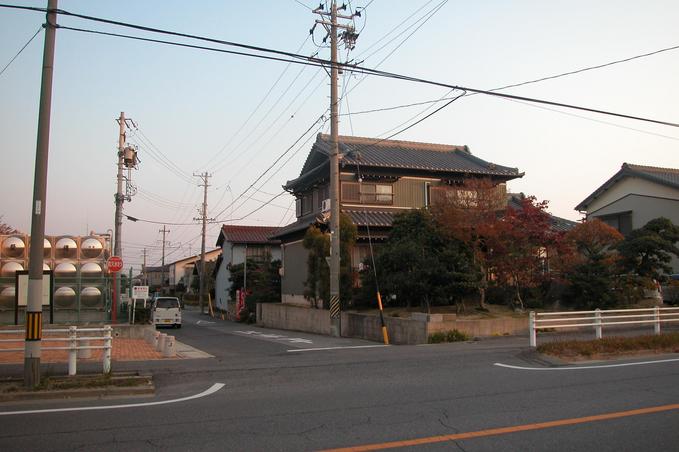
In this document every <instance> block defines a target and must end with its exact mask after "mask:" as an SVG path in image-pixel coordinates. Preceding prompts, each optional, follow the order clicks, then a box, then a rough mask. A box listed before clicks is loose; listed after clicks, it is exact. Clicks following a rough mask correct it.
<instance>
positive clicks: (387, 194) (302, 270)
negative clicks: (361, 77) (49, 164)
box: [271, 134, 523, 306]
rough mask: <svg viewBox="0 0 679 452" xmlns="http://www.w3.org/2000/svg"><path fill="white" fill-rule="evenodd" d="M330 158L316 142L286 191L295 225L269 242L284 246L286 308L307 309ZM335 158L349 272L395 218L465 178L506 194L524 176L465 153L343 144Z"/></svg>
mask: <svg viewBox="0 0 679 452" xmlns="http://www.w3.org/2000/svg"><path fill="white" fill-rule="evenodd" d="M330 152H331V146H330V136H329V135H324V134H319V135H318V136H317V138H316V142H315V143H314V144H313V146H312V148H311V151H310V153H309V155H308V157H307V159H306V162H305V164H304V166H303V168H302V171H301V173H300V175H299V177H298V178H296V179H294V180H291V181H288V182H287V184H286V185H285V186H284V188H285V190H287V191H288V192H290V193H292V194H293V195H294V196H295V198H296V203H297V204H296V214H297V220H296V221H295V222H294V223H292V224H289V225H287V226H284V227H283V228H281V229H280V230H279V231H277V232H276V233H275V234H274V235H272V236H271V238H275V239H279V240H280V241H281V251H282V263H283V267H282V272H281V273H282V277H281V292H282V302H283V303H288V304H296V305H301V306H308V305H309V302H308V301H307V300H306V299H305V298H304V284H305V281H306V279H307V265H306V261H307V251H306V249H305V248H304V246H303V244H302V242H303V238H304V234H305V233H306V230H307V229H308V227H309V226H310V225H311V224H314V223H315V224H319V225H320V224H323V225H325V224H327V223H328V219H329V215H330V200H329V194H330V189H329V180H330V162H329V155H330ZM339 152H340V209H341V211H342V212H344V213H346V214H347V215H348V216H349V217H350V218H351V220H352V222H353V223H354V224H355V225H356V227H357V229H358V239H357V243H356V245H355V246H354V249H353V250H352V256H351V260H352V266H353V267H354V268H358V267H359V264H360V263H361V262H363V260H364V259H365V258H366V257H367V256H368V255H369V244H368V235H370V239H371V240H373V241H378V242H379V241H381V240H384V239H385V238H386V237H387V235H388V234H389V230H390V228H391V224H392V221H393V218H394V214H396V213H398V212H403V211H406V210H408V209H417V208H422V207H426V206H429V205H431V204H432V202H435V200H436V199H437V198H440V197H442V196H443V197H445V196H446V195H447V193H448V192H449V191H450V192H452V191H455V192H456V193H459V191H460V186H461V185H462V184H463V182H464V181H465V180H467V179H469V178H483V179H487V180H490V181H492V183H493V184H494V185H495V186H496V187H497V189H498V190H505V183H506V182H507V181H509V180H512V179H516V178H520V177H522V176H523V173H520V172H519V170H518V169H516V168H510V167H506V166H501V165H497V164H495V163H490V162H487V161H485V160H482V159H480V158H478V157H476V156H474V155H473V154H472V153H471V151H470V150H469V148H468V147H467V146H453V145H443V144H430V143H417V142H410V141H398V140H381V139H378V138H362V137H352V136H340V137H339ZM456 196H457V194H456ZM368 233H369V234H368Z"/></svg>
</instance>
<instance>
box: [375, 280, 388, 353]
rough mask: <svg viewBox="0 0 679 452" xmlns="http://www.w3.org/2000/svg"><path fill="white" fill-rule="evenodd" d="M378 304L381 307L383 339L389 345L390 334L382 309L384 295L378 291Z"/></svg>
mask: <svg viewBox="0 0 679 452" xmlns="http://www.w3.org/2000/svg"><path fill="white" fill-rule="evenodd" d="M377 305H378V306H379V307H380V323H381V324H382V339H383V340H384V345H389V334H388V333H387V325H385V323H384V312H383V309H382V295H380V292H379V291H377Z"/></svg>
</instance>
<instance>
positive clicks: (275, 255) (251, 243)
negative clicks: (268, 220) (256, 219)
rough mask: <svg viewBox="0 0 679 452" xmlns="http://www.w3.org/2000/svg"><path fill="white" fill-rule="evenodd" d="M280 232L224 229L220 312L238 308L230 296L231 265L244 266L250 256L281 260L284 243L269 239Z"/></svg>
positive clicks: (217, 282)
mask: <svg viewBox="0 0 679 452" xmlns="http://www.w3.org/2000/svg"><path fill="white" fill-rule="evenodd" d="M278 229H279V228H277V227H274V226H236V225H224V226H222V230H221V231H220V233H219V238H218V239H217V246H219V247H220V251H221V256H220V257H219V259H218V260H217V265H216V267H215V306H216V307H217V308H218V309H221V310H222V311H227V312H233V311H234V309H235V303H234V300H231V296H230V289H231V281H230V277H231V272H230V266H231V265H238V264H242V263H243V262H245V258H246V257H247V259H254V260H258V259H261V260H265V259H269V258H270V259H271V260H279V259H280V258H281V248H280V241H279V240H272V239H270V238H269V236H271V235H272V234H274V233H276V231H278ZM276 301H278V300H276Z"/></svg>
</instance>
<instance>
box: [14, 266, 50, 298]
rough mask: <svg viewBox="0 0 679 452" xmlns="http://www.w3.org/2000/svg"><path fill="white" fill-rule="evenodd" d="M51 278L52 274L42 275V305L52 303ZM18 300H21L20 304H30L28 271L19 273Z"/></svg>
mask: <svg viewBox="0 0 679 452" xmlns="http://www.w3.org/2000/svg"><path fill="white" fill-rule="evenodd" d="M51 278H52V275H50V274H47V275H46V274H43V275H42V305H43V306H49V304H50V295H51V293H50V289H51V286H52V284H51ZM17 281H18V283H17V289H18V291H17V295H18V297H17V300H18V301H19V306H26V305H27V304H28V273H26V274H21V273H19V274H17Z"/></svg>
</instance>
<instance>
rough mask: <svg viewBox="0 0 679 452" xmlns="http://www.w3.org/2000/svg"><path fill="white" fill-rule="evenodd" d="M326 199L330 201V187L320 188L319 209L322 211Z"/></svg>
mask: <svg viewBox="0 0 679 452" xmlns="http://www.w3.org/2000/svg"><path fill="white" fill-rule="evenodd" d="M326 199H330V187H329V186H327V185H325V186H323V187H319V188H318V208H319V209H321V208H322V207H323V201H324V200H326Z"/></svg>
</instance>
